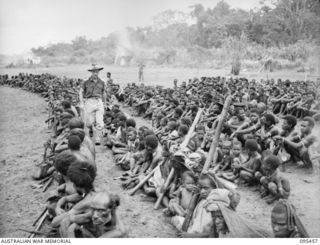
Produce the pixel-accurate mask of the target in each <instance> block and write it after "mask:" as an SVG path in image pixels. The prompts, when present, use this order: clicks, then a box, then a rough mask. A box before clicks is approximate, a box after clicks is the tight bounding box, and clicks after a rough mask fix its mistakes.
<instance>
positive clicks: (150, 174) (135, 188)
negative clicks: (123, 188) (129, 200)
mask: <svg viewBox="0 0 320 245" xmlns="http://www.w3.org/2000/svg"><path fill="white" fill-rule="evenodd" d="M163 162H164V161H162V162H160V163H159V165H158V166H161V165H162V164H163ZM156 169H157V168H154V169H152V171H151V172H150V173H149V174H148V175H147V176H146V177H145V178H144V179H143V180H141V181H140V182H139V184H138V185H136V187H134V188H133V189H132V190H131V192H130V193H129V195H130V196H132V195H134V193H136V192H137V190H139V189H140V188H141V187H142V186H143V185H144V184H145V183H146V182H147V181H148V180H149V179H150V178H151V177H152V176H153V174H154V172H155V171H156Z"/></svg>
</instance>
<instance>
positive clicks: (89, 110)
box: [84, 98, 104, 130]
mask: <svg viewBox="0 0 320 245" xmlns="http://www.w3.org/2000/svg"><path fill="white" fill-rule="evenodd" d="M84 110H85V116H86V124H87V126H88V127H89V126H93V124H94V122H96V128H97V129H98V130H102V129H103V128H104V123H103V114H104V106H103V102H102V99H99V98H89V99H85V101H84Z"/></svg>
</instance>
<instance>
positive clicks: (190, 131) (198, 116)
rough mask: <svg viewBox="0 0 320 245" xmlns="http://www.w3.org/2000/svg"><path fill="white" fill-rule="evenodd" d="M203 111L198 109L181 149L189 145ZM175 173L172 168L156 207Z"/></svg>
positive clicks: (155, 206) (156, 207)
mask: <svg viewBox="0 0 320 245" xmlns="http://www.w3.org/2000/svg"><path fill="white" fill-rule="evenodd" d="M202 112H203V109H200V110H198V113H197V115H196V117H195V119H194V120H193V123H192V125H191V127H190V129H189V131H188V134H187V135H186V137H185V138H184V140H183V142H182V143H181V144H180V149H183V148H185V147H186V146H187V145H188V143H189V141H190V139H191V137H192V135H193V132H194V130H195V128H196V125H197V123H198V122H199V121H200V118H201V115H202ZM174 174H175V171H174V168H172V169H171V170H170V173H169V176H168V178H167V179H166V182H165V184H164V186H163V193H161V195H160V196H159V197H158V199H157V202H156V204H155V205H154V209H158V208H159V206H160V204H161V202H162V199H163V197H164V195H165V193H166V190H167V189H168V187H169V185H170V184H171V181H172V179H173V178H174Z"/></svg>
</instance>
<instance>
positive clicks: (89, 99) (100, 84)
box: [82, 65, 106, 145]
mask: <svg viewBox="0 0 320 245" xmlns="http://www.w3.org/2000/svg"><path fill="white" fill-rule="evenodd" d="M101 70H103V68H102V67H97V66H96V65H92V68H91V69H89V70H88V71H90V72H91V73H92V74H91V76H90V77H89V79H88V80H87V81H85V82H84V83H83V86H82V96H83V100H84V111H85V118H86V126H87V127H88V128H89V129H92V130H93V133H94V139H95V142H96V145H100V143H101V138H102V133H103V132H102V131H103V128H104V123H103V114H104V105H105V103H106V85H105V83H104V81H102V80H101V79H100V78H99V77H98V74H99V71H101ZM88 128H87V129H88Z"/></svg>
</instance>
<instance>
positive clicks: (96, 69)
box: [88, 64, 103, 72]
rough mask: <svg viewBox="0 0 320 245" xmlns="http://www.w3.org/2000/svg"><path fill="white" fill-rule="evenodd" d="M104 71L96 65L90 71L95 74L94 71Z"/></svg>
mask: <svg viewBox="0 0 320 245" xmlns="http://www.w3.org/2000/svg"><path fill="white" fill-rule="evenodd" d="M101 70H103V67H98V66H97V65H96V64H92V68H91V69H89V70H88V71H90V72H93V71H101Z"/></svg>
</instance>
